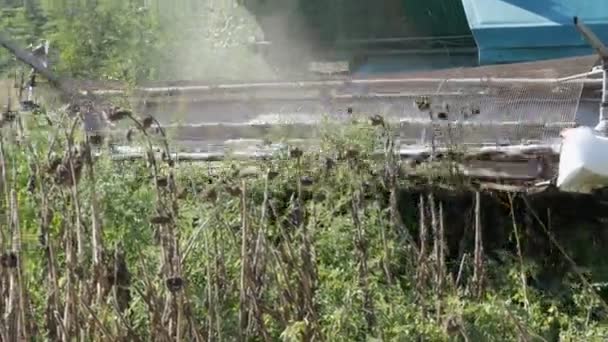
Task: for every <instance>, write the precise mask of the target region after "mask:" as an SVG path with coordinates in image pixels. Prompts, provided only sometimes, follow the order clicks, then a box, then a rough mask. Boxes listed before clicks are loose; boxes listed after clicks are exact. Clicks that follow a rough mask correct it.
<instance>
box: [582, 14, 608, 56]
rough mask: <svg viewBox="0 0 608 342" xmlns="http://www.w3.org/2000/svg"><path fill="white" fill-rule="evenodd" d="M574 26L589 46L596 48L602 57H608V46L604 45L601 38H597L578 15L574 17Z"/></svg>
mask: <svg viewBox="0 0 608 342" xmlns="http://www.w3.org/2000/svg"><path fill="white" fill-rule="evenodd" d="M574 26H576V29H577V30H578V32H579V33H580V34H581V35H582V36H583V37H584V38H585V40H586V41H587V43H589V45H591V47H593V48H594V49H596V50H597V53H598V54H599V55H600V56H601V57H602V58H608V47H606V45H605V44H604V43H603V42H602V40H601V39H599V38H598V36H597V35H596V34H595V33H594V32H593V31H591V29H590V28H589V27H587V25H585V24H584V23H582V22H581V21H580V20H579V19H578V17H574Z"/></svg>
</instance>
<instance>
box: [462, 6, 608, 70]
mask: <svg viewBox="0 0 608 342" xmlns="http://www.w3.org/2000/svg"><path fill="white" fill-rule="evenodd" d="M462 1H463V5H464V9H465V13H466V15H467V19H468V21H469V26H470V27H471V31H472V32H473V35H474V36H475V40H476V42H477V45H478V47H479V63H480V64H495V63H513V62H524V61H533V60H544V59H551V58H560V57H572V56H581V55H586V54H591V53H593V50H592V49H591V48H590V47H589V46H588V45H587V44H586V43H585V41H584V40H583V38H582V37H581V36H580V34H579V33H578V32H577V30H576V28H575V26H574V23H573V17H575V16H578V17H579V18H580V19H581V20H582V21H583V22H584V23H585V24H587V26H589V27H590V28H591V29H592V30H593V31H594V32H595V33H596V34H597V35H598V36H599V37H600V39H602V40H603V41H605V42H607V43H608V1H607V0H462Z"/></svg>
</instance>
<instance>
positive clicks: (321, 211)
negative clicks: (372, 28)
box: [0, 111, 608, 341]
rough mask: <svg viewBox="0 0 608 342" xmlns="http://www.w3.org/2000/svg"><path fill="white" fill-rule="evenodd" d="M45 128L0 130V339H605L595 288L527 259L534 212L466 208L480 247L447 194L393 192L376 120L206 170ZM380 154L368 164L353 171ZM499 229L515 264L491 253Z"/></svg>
mask: <svg viewBox="0 0 608 342" xmlns="http://www.w3.org/2000/svg"><path fill="white" fill-rule="evenodd" d="M12 114H17V115H16V116H13V115H12ZM59 117H60V116H59V115H54V114H53V113H48V114H46V113H44V112H42V111H40V112H37V113H35V114H34V115H28V116H21V115H19V113H5V114H4V116H3V118H4V119H3V123H4V127H3V129H2V138H1V139H2V140H1V143H2V145H1V149H0V152H1V153H0V167H1V171H2V172H1V174H2V179H1V180H2V181H1V182H0V184H1V185H2V187H1V189H0V190H1V191H0V193H1V194H2V196H1V200H0V204H1V207H0V208H1V210H2V211H1V212H2V214H3V217H2V221H3V224H2V226H3V229H2V235H0V237H1V239H2V241H1V243H0V246H1V248H2V250H1V251H0V252H1V255H2V266H1V267H0V279H2V281H1V282H0V293H1V294H2V296H1V297H0V298H1V299H2V301H0V309H1V310H2V311H3V312H5V313H6V314H5V315H3V316H2V320H3V321H2V322H1V323H2V324H0V334H2V336H3V338H4V339H5V340H16V338H15V336H25V337H32V338H33V337H36V338H35V340H43V339H48V340H56V339H59V338H62V337H64V338H68V337H69V339H72V338H75V337H76V336H80V337H81V338H82V339H83V340H112V341H114V340H129V341H132V340H149V339H155V340H177V339H178V337H177V336H179V337H180V338H181V339H182V340H197V339H198V340H234V339H237V338H239V337H240V338H243V339H245V340H268V341H271V340H283V341H302V340H306V341H308V340H313V339H314V340H320V339H321V340H328V341H353V340H354V341H362V340H370V341H372V340H373V341H375V340H382V341H393V340H394V341H411V340H427V341H443V340H445V341H448V340H453V341H458V340H461V341H463V340H468V341H485V340H487V341H517V340H526V341H543V340H547V341H557V340H562V341H579V340H587V341H595V340H598V341H599V340H605V337H606V334H607V333H608V327H607V326H606V325H605V323H604V322H605V314H606V311H605V309H603V308H605V302H604V301H603V300H604V299H602V297H600V296H599V295H598V294H597V291H598V290H602V286H601V285H596V284H595V283H594V284H591V285H589V284H588V283H587V281H584V282H581V279H589V280H588V281H595V280H597V279H598V278H601V274H593V272H592V274H593V276H591V277H589V276H588V275H583V274H580V273H578V272H580V270H579V269H578V268H571V267H568V265H569V264H568V262H567V259H565V256H564V255H562V254H560V253H558V252H555V251H556V250H557V248H558V247H557V246H558V245H555V244H554V243H552V242H551V240H549V239H547V238H546V236H545V235H543V236H544V238H540V240H541V242H540V243H541V244H540V245H538V243H539V233H538V232H539V231H540V232H542V230H541V228H540V225H542V224H546V219H544V218H543V219H539V220H540V221H538V222H537V221H534V220H532V221H531V222H528V221H526V220H525V219H524V218H523V217H536V216H535V215H537V210H540V209H539V207H538V205H539V203H537V202H538V201H536V200H534V198H530V201H531V202H532V207H530V208H528V209H526V207H525V205H524V203H527V202H526V201H524V200H523V197H522V195H519V196H514V197H515V198H513V197H509V196H506V195H500V194H482V196H481V197H480V202H479V204H480V210H479V212H480V215H481V216H480V218H479V222H480V223H481V224H482V225H481V226H478V227H480V229H481V230H479V231H483V236H484V238H483V249H482V248H481V245H480V244H478V243H475V239H474V238H473V237H472V234H473V231H475V229H474V227H475V226H476V225H475V221H476V220H475V217H476V216H475V215H474V213H475V212H476V211H475V210H474V208H475V203H476V202H475V201H474V200H473V198H474V192H468V190H467V189H468V188H469V186H470V185H467V184H466V183H462V182H461V181H457V179H458V177H456V178H455V179H456V181H452V180H451V179H452V178H446V176H445V175H444V176H442V177H443V178H442V182H443V183H444V184H452V186H453V187H454V188H453V189H452V190H451V191H449V192H448V193H446V191H445V190H443V191H441V190H438V189H433V188H431V187H429V186H426V185H425V184H429V183H432V182H438V181H440V179H426V180H423V181H422V183H420V182H419V181H417V182H414V178H411V177H406V176H405V175H404V174H403V172H405V171H404V170H403V169H402V168H401V167H400V166H399V163H398V162H397V161H396V160H394V158H393V152H392V150H391V149H390V146H391V140H392V138H391V136H390V129H388V128H383V125H382V121H381V120H380V119H379V118H375V120H374V122H373V125H372V124H367V123H359V124H353V126H349V127H343V128H341V129H339V128H338V127H333V126H330V127H328V129H327V131H328V133H325V134H324V135H323V144H322V148H321V150H320V152H317V153H308V152H306V153H305V152H303V151H301V150H299V149H297V148H291V149H289V150H286V151H284V152H282V153H279V154H278V155H277V159H274V160H269V161H257V162H254V161H252V162H250V163H245V164H243V163H237V162H236V161H234V162H230V161H226V162H223V163H220V164H219V165H218V166H217V167H215V168H213V169H210V168H209V167H208V166H206V165H201V164H187V163H175V161H174V160H173V159H171V158H167V157H166V156H167V155H168V154H166V153H165V154H164V157H163V156H162V155H161V154H155V153H149V154H147V157H146V158H145V159H143V160H140V161H129V162H118V161H112V159H111V156H110V155H109V154H108V152H107V150H106V148H105V147H103V145H101V146H99V145H93V144H92V143H98V140H97V139H92V138H91V137H88V138H87V137H86V136H85V135H84V134H83V133H82V131H81V128H80V124H79V122H78V121H72V120H66V121H62V120H60V119H59ZM47 118H48V119H49V120H47ZM111 119H112V120H121V121H123V122H124V123H130V125H132V126H133V127H135V128H137V129H136V130H137V133H136V134H135V135H134V136H133V139H134V140H135V141H136V142H137V143H138V144H140V145H141V146H151V145H158V146H163V145H164V139H163V138H162V131H160V133H154V130H153V129H150V128H149V126H150V125H153V124H154V120H153V119H151V118H148V119H145V118H144V119H139V118H136V117H134V116H132V115H131V114H130V113H128V112H118V113H115V114H114V115H112V116H111ZM50 124H52V126H50ZM329 132H331V133H329ZM144 133H145V134H144ZM49 137H51V139H49ZM379 146H380V147H381V146H387V148H388V149H387V150H386V155H385V158H382V159H380V160H378V159H376V160H375V161H371V160H370V159H369V158H367V157H369V154H370V152H371V151H372V149H374V148H377V147H379ZM505 201H506V203H507V204H510V205H505ZM535 201H536V202H535ZM545 201H546V200H543V199H541V200H540V202H541V204H542V202H545ZM552 205H553V204H552ZM587 205H588V204H587ZM510 208H513V209H514V211H513V213H517V214H515V216H510V215H511V214H512V213H511V211H510ZM421 209H422V212H424V215H422V216H421V214H420V213H421V211H420V210H421ZM522 213H527V214H526V215H527V216H526V215H524V216H522V215H523V214H522ZM541 216H542V215H541ZM543 217H544V216H543ZM561 217H562V216H561V215H560V214H559V213H556V214H555V218H554V219H553V220H554V221H555V222H559V220H560V218H561ZM513 220H515V223H516V225H517V226H518V232H519V233H518V235H517V238H518V240H517V241H518V247H519V248H517V249H515V248H509V247H508V245H509V244H511V245H513V244H514V243H515V241H516V239H515V238H516V236H515V235H513V234H512V233H514V231H513V224H514V221H513ZM539 222H540V223H539ZM552 229H553V230H552V233H551V234H553V233H555V234H562V233H560V229H559V228H555V227H553V228H552ZM568 229H572V228H571V226H568ZM535 232H536V233H535ZM535 234H536V235H535ZM542 234H544V233H541V235H542ZM591 235H593V234H591ZM577 236H578V237H579V241H571V240H573V239H571V238H565V239H563V240H560V241H561V242H559V243H564V244H565V245H566V250H567V251H568V252H570V251H575V252H576V253H577V255H578V256H581V255H582V256H584V254H582V253H581V251H576V250H575V249H574V246H577V245H579V246H580V243H582V242H581V240H585V242H584V243H587V244H589V245H588V247H587V251H586V253H587V254H588V255H587V256H584V258H583V259H582V260H583V261H586V262H588V264H589V265H591V264H592V262H590V261H592V260H599V261H601V258H600V257H599V254H598V255H593V254H594V253H600V252H599V251H598V249H601V246H600V247H598V248H595V249H594V248H593V247H590V246H592V243H591V242H590V241H591V240H592V239H596V238H597V237H590V236H589V235H588V234H585V233H581V234H579V235H577ZM541 246H542V247H541ZM516 251H520V252H519V253H517V252H516ZM475 256H476V257H475ZM590 267H593V268H592V269H591V270H592V271H593V270H597V269H600V268H601V263H600V264H598V265H597V266H590ZM548 270H549V271H555V274H553V276H550V277H548V276H547V275H546V274H547V272H548ZM604 274H605V273H604ZM579 276H583V277H584V278H580V277H579ZM522 280H524V282H522ZM548 283H550V284H552V285H547V284H548Z"/></svg>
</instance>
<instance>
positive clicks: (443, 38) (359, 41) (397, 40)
mask: <svg viewBox="0 0 608 342" xmlns="http://www.w3.org/2000/svg"><path fill="white" fill-rule="evenodd" d="M473 38H474V37H473V36H472V35H460V36H437V37H394V38H372V39H344V40H338V41H336V44H370V43H372V44H373V43H400V42H412V41H419V40H422V41H452V40H457V39H473Z"/></svg>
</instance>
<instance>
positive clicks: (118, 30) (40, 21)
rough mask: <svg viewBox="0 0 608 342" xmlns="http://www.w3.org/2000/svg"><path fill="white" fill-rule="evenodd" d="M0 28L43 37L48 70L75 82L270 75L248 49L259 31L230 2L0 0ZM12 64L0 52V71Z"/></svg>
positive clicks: (24, 38)
mask: <svg viewBox="0 0 608 342" xmlns="http://www.w3.org/2000/svg"><path fill="white" fill-rule="evenodd" d="M0 29H2V30H3V31H4V32H6V33H7V34H9V35H10V36H11V37H12V38H13V39H16V40H17V41H18V42H20V43H22V44H23V45H24V46H27V45H29V44H32V45H34V46H36V45H38V44H39V43H41V42H42V40H44V39H48V40H49V41H50V53H51V62H50V65H51V67H52V68H53V69H55V70H56V71H58V72H60V73H61V75H63V76H65V77H72V78H78V79H97V80H119V81H124V82H130V83H134V82H142V81H155V80H190V79H195V80H213V79H215V80H231V79H247V78H271V77H273V75H274V71H273V70H272V68H270V67H269V66H268V65H267V64H266V62H265V61H264V59H263V57H262V56H261V55H260V54H258V53H255V52H253V51H252V50H251V48H250V47H249V45H248V44H249V42H250V41H251V40H252V39H254V38H255V37H257V36H260V29H259V27H258V26H257V23H256V21H255V19H254V18H252V16H251V15H249V14H248V13H247V11H246V9H244V8H242V7H239V6H237V1H236V0H208V1H202V2H201V1H194V0H188V1H186V0H184V1H177V2H175V3H174V2H173V1H161V0H154V1H152V0H150V1H144V0H128V1H117V0H95V1H93V0H87V1H65V0H28V1H21V0H20V1H16V0H0ZM16 66H18V64H17V63H16V61H14V58H12V57H11V56H10V55H9V54H8V53H7V52H6V51H0V74H4V75H6V74H7V73H10V72H12V70H13V68H14V67H16Z"/></svg>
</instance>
